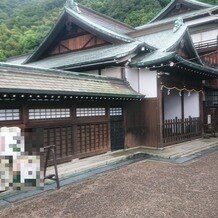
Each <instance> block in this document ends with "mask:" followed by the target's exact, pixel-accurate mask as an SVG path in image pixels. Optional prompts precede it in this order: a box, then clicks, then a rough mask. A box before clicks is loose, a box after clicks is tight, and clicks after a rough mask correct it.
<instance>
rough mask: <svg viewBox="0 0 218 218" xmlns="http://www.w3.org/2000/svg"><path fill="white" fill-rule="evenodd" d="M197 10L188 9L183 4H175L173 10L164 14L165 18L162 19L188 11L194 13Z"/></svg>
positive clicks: (193, 8)
mask: <svg viewBox="0 0 218 218" xmlns="http://www.w3.org/2000/svg"><path fill="white" fill-rule="evenodd" d="M196 10H197V9H196V8H195V7H190V6H188V5H186V4H184V3H177V4H175V5H174V6H173V8H172V9H171V10H170V11H169V12H168V13H166V15H165V16H163V17H162V19H165V18H169V17H174V16H179V15H181V14H184V13H187V12H190V11H196Z"/></svg>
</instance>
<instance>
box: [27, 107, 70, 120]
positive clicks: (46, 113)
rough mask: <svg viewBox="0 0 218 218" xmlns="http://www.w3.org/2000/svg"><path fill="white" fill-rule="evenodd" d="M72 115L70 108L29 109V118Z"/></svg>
mask: <svg viewBox="0 0 218 218" xmlns="http://www.w3.org/2000/svg"><path fill="white" fill-rule="evenodd" d="M67 117H70V108H55V109H29V119H30V120H34V119H52V118H53V119H55V118H67Z"/></svg>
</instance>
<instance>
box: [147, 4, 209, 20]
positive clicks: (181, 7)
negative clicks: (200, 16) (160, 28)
mask: <svg viewBox="0 0 218 218" xmlns="http://www.w3.org/2000/svg"><path fill="white" fill-rule="evenodd" d="M210 7H212V5H209V4H206V3H202V2H199V1H195V0H173V1H171V2H170V3H169V4H168V5H167V6H166V7H165V8H164V9H163V10H162V11H161V12H160V13H159V14H158V15H157V16H156V17H155V18H153V19H152V20H151V21H150V23H152V22H156V21H160V20H164V19H166V18H170V17H175V16H177V17H178V16H180V15H183V14H185V13H188V12H193V11H197V10H201V9H205V8H210Z"/></svg>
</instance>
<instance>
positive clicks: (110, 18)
mask: <svg viewBox="0 0 218 218" xmlns="http://www.w3.org/2000/svg"><path fill="white" fill-rule="evenodd" d="M78 5H79V7H81V8H83V9H85V10H87V11H90V12H92V13H94V14H97V15H101V16H102V17H104V18H107V19H108V20H111V21H113V22H116V23H118V24H121V25H123V26H125V27H128V28H131V29H132V30H134V29H135V28H134V27H133V26H131V25H128V24H126V23H123V22H121V21H119V20H117V19H115V18H113V17H109V16H107V15H105V14H102V13H101V12H98V11H95V10H93V9H90V8H87V7H85V6H84V5H81V4H78Z"/></svg>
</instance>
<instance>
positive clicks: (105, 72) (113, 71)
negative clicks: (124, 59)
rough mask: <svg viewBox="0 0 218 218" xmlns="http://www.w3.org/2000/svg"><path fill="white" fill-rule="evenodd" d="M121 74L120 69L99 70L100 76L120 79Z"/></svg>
mask: <svg viewBox="0 0 218 218" xmlns="http://www.w3.org/2000/svg"><path fill="white" fill-rule="evenodd" d="M121 72H122V71H121V67H112V68H105V69H102V70H101V75H102V76H109V77H115V78H119V79H121Z"/></svg>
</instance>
